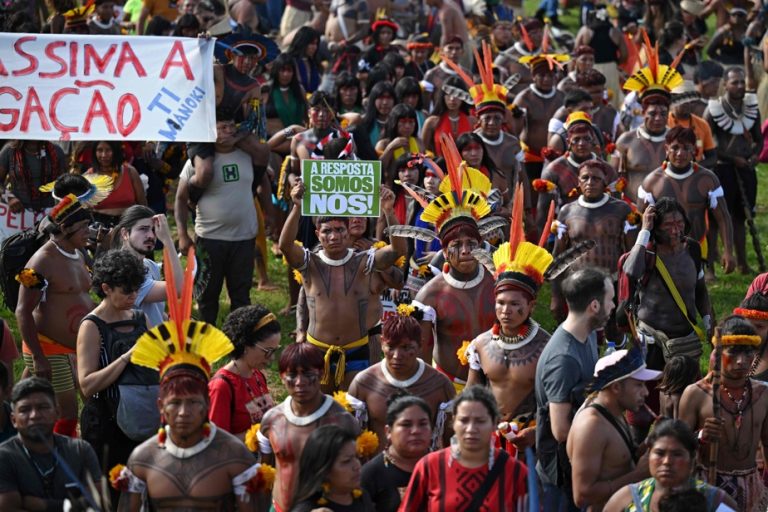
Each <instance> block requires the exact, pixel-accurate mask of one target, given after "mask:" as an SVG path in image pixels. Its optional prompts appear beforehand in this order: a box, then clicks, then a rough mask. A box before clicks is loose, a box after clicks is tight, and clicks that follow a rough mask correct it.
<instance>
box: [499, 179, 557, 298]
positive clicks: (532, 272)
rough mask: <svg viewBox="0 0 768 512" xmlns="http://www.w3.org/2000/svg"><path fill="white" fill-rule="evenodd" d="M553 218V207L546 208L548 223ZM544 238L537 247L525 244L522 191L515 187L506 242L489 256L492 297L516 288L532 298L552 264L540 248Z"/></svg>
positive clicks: (545, 252) (548, 254)
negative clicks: (491, 264)
mask: <svg viewBox="0 0 768 512" xmlns="http://www.w3.org/2000/svg"><path fill="white" fill-rule="evenodd" d="M553 216H554V203H552V204H551V205H550V209H549V215H548V217H550V218H549V220H548V222H549V221H551V218H552V217H553ZM544 243H546V237H542V239H541V241H540V242H539V245H535V244H532V243H530V242H526V241H525V235H524V232H523V189H522V185H521V184H518V186H517V187H516V190H515V197H514V200H513V204H512V219H511V223H510V233H509V242H504V243H503V244H501V245H500V246H499V248H498V249H496V251H495V252H494V253H493V264H494V267H495V268H496V272H495V273H494V277H495V279H496V285H495V288H494V289H495V293H497V294H498V293H501V292H504V291H507V290H509V289H513V288H517V289H522V290H524V291H526V292H528V293H529V294H530V295H531V296H532V297H536V294H537V293H538V291H539V288H540V287H541V285H542V283H543V282H544V272H546V270H547V268H548V267H549V265H550V264H551V263H552V260H553V258H552V255H551V254H550V253H549V251H547V250H546V249H544V248H543V247H542V246H543V245H544Z"/></svg>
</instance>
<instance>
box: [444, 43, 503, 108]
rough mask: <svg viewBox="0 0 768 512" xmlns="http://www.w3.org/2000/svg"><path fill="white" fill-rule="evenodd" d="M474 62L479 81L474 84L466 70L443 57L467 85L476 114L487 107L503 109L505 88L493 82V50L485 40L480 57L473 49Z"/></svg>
mask: <svg viewBox="0 0 768 512" xmlns="http://www.w3.org/2000/svg"><path fill="white" fill-rule="evenodd" d="M473 51H474V54H475V62H476V63H477V71H478V74H479V75H480V83H478V84H476V83H474V81H473V80H472V77H471V76H469V75H468V74H467V73H466V71H464V70H463V69H462V68H461V66H459V65H458V64H456V63H455V62H453V61H452V60H451V59H448V58H446V57H443V61H445V63H446V64H448V66H450V67H451V69H453V70H454V71H456V73H457V74H458V75H459V76H460V77H461V79H462V80H464V83H466V84H467V87H469V95H470V96H472V100H473V102H474V105H475V111H476V112H477V114H478V115H480V113H481V112H482V111H483V110H487V109H489V108H496V109H501V110H505V109H506V108H507V92H508V91H507V88H506V87H504V86H503V85H499V84H497V83H494V81H493V52H492V50H491V47H490V46H488V43H487V42H486V41H483V44H482V57H481V55H480V53H478V51H477V48H475V49H474V50H473Z"/></svg>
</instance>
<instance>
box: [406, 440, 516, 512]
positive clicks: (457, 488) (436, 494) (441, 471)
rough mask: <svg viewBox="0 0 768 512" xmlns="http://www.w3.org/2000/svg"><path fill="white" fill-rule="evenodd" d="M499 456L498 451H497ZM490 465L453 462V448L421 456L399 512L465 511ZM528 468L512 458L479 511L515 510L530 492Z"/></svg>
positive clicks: (496, 454)
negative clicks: (474, 465)
mask: <svg viewBox="0 0 768 512" xmlns="http://www.w3.org/2000/svg"><path fill="white" fill-rule="evenodd" d="M495 456H496V457H498V456H499V450H496V451H495ZM487 474H488V466H487V465H483V466H480V467H479V468H472V469H469V468H466V467H464V466H462V465H461V463H459V462H458V461H456V460H453V461H451V449H450V448H444V449H442V450H440V451H437V452H433V453H430V454H429V455H426V456H425V457H424V458H423V459H421V460H420V461H419V462H418V463H417V464H416V467H415V468H414V470H413V474H412V475H411V482H410V483H409V484H408V489H407V490H406V491H405V496H403V500H402V502H401V503H400V509H399V512H410V511H413V510H425V511H428V512H464V511H465V510H466V509H467V507H468V506H469V504H470V503H471V501H472V498H473V497H474V495H475V493H476V492H477V491H478V489H479V488H480V487H481V486H482V484H483V481H484V480H485V476H486V475H487ZM527 476H528V468H527V467H526V466H525V464H523V463H522V462H520V461H517V460H515V459H514V458H512V457H509V458H508V459H507V462H506V464H505V465H504V468H503V469H502V471H501V474H499V476H498V478H497V479H496V481H495V482H494V483H493V486H491V489H490V491H489V492H488V493H487V494H486V496H485V500H483V503H482V505H481V506H480V509H479V510H480V512H491V511H493V512H513V511H515V510H517V506H518V501H519V500H521V499H522V498H523V497H525V495H526V493H527V482H526V478H527Z"/></svg>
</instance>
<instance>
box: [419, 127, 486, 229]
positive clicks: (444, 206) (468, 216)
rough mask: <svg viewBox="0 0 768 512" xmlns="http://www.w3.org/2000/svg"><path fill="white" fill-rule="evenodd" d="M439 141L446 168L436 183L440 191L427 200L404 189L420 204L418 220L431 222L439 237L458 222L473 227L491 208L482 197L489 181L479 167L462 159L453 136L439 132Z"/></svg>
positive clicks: (484, 195)
mask: <svg viewBox="0 0 768 512" xmlns="http://www.w3.org/2000/svg"><path fill="white" fill-rule="evenodd" d="M440 145H441V147H442V150H443V155H444V156H445V165H446V167H447V170H448V176H446V177H445V178H444V179H443V181H442V182H441V183H440V192H441V194H440V195H439V196H437V197H436V198H434V199H433V200H432V201H430V202H427V201H426V200H425V199H424V198H423V197H421V196H420V195H419V194H417V193H416V192H414V191H413V190H410V189H408V188H406V189H405V190H406V191H407V192H408V193H409V194H411V196H413V198H414V199H415V200H416V201H418V202H419V204H421V206H422V207H423V208H424V211H423V212H422V213H421V220H423V221H424V222H428V223H430V224H433V225H434V226H435V228H436V229H437V231H438V233H439V234H440V237H441V238H442V237H443V236H444V235H445V233H446V232H447V228H448V227H449V226H453V225H455V224H456V223H458V222H464V223H469V224H472V225H474V226H475V228H477V221H479V220H480V219H482V218H483V217H485V216H486V215H488V214H489V213H490V212H491V207H490V205H489V204H488V202H487V201H486V200H485V197H486V196H487V195H488V192H489V191H490V189H491V183H490V181H489V180H488V178H486V177H485V176H484V175H483V174H482V173H481V172H480V171H477V170H476V169H471V168H469V167H467V164H466V163H465V162H462V160H461V155H460V154H459V150H458V149H457V148H456V143H455V142H454V141H453V137H451V136H450V135H448V134H441V135H440ZM476 187H477V188H476Z"/></svg>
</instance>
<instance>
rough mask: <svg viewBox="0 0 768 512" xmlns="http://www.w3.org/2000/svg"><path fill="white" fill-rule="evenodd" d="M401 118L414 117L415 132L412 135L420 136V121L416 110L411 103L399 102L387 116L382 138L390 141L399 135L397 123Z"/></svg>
mask: <svg viewBox="0 0 768 512" xmlns="http://www.w3.org/2000/svg"><path fill="white" fill-rule="evenodd" d="M401 119H413V120H414V122H415V123H414V125H413V133H412V134H411V135H410V136H411V137H417V138H418V136H419V133H418V121H417V119H416V111H415V110H414V109H413V107H411V106H410V105H406V104H405V103H398V104H397V105H395V106H394V107H393V108H392V111H391V112H390V113H389V116H388V117H387V122H386V124H385V125H384V130H383V133H382V135H381V138H382V139H389V140H390V142H391V141H392V139H394V138H396V137H399V135H398V134H397V123H398V122H400V120H401Z"/></svg>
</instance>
